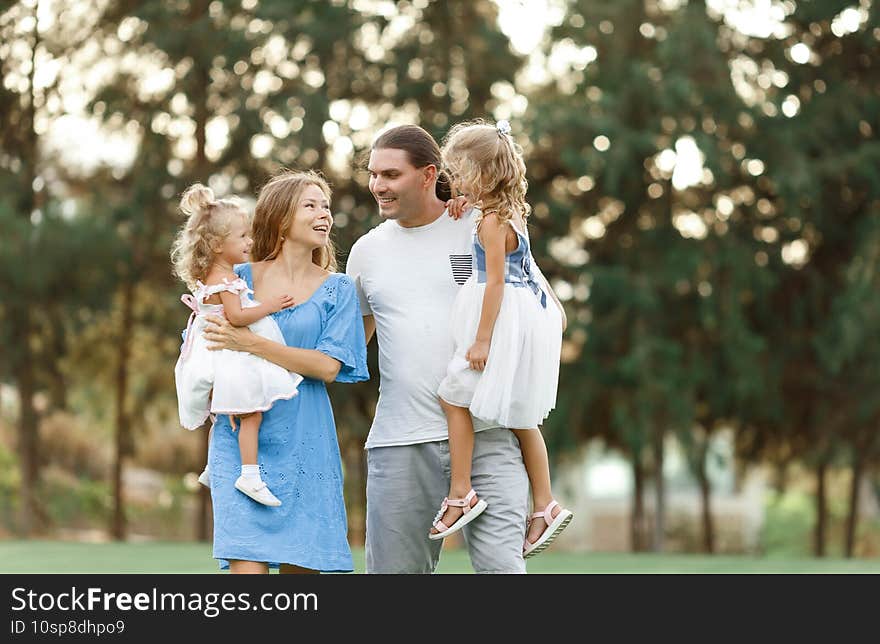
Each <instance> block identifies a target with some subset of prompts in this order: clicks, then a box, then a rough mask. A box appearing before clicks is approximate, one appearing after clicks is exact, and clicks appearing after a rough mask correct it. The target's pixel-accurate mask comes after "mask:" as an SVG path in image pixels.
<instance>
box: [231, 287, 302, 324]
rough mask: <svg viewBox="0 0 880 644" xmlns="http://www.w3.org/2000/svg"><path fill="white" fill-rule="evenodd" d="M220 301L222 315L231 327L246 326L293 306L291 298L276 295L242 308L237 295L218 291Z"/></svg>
mask: <svg viewBox="0 0 880 644" xmlns="http://www.w3.org/2000/svg"><path fill="white" fill-rule="evenodd" d="M219 295H220V301H221V302H223V313H224V314H225V315H226V319H227V320H229V323H230V324H232V326H247V325H249V324H253V323H254V322H256V321H257V320H259V319H260V318H264V317H266V316H267V315H269V314H271V313H275V312H276V311H280V310H281V309H283V308H286V307H288V306H292V305H293V298H292V297H290V296H289V295H278V296H276V297H273V298H271V299H269V300H268V301H266V302H263V303H261V304H259V305H257V306H253V307H248V308H243V307H242V306H241V298H240V296H239V295H238V293H231V292H229V291H220V293H219Z"/></svg>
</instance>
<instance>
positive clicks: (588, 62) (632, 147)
mask: <svg viewBox="0 0 880 644" xmlns="http://www.w3.org/2000/svg"><path fill="white" fill-rule="evenodd" d="M728 41H729V36H728V37H727V38H725V34H724V30H723V29H722V28H721V27H720V25H719V24H718V22H717V21H716V20H714V19H713V18H711V17H710V16H709V15H707V12H706V8H705V6H704V5H703V3H689V4H687V6H685V7H682V8H674V9H670V8H664V7H663V6H661V5H659V4H655V3H644V2H641V1H635V0H632V1H627V2H618V3H614V5H613V6H612V5H609V4H607V3H598V2H590V1H582V2H576V3H573V4H572V5H571V9H570V12H569V14H568V15H567V17H566V20H565V21H564V23H563V24H562V25H561V26H560V27H558V28H556V29H555V30H554V32H553V42H554V47H555V48H560V49H574V50H575V51H580V52H581V56H580V57H578V56H574V57H573V60H574V61H575V63H574V65H573V66H572V67H571V68H570V69H569V70H568V71H567V73H565V74H564V75H562V76H560V77H559V78H557V79H555V81H554V83H553V85H552V87H551V89H553V90H554V91H546V90H541V91H536V92H535V93H534V97H533V100H532V102H531V104H530V107H529V112H528V116H529V117H530V118H531V119H532V126H531V132H530V134H531V140H532V143H533V145H534V150H533V152H532V156H531V159H530V168H531V169H532V176H533V177H534V178H535V179H536V183H537V186H536V188H535V190H533V193H534V194H535V197H533V198H534V199H536V200H537V201H538V205H537V207H536V210H535V212H536V215H537V216H538V218H539V219H538V225H540V226H542V227H543V228H545V229H546V230H547V232H548V239H547V248H548V250H549V253H550V255H551V256H553V257H554V259H556V261H557V262H558V263H557V267H559V268H560V269H561V270H559V272H558V273H557V275H558V276H559V277H560V278H561V279H563V280H565V281H567V282H568V283H569V284H570V285H571V295H573V297H572V298H568V299H569V305H570V306H571V307H572V308H573V309H574V315H573V316H571V317H572V318H573V319H574V320H575V323H574V324H573V328H572V329H571V330H570V332H569V334H568V335H569V338H570V343H569V349H570V354H569V355H568V356H567V360H568V361H570V362H571V368H569V369H566V376H567V378H568V384H567V386H568V387H573V388H574V389H581V390H582V389H587V390H590V389H593V390H595V391H594V393H593V394H591V395H588V398H589V399H590V400H591V401H593V404H592V406H591V407H590V409H589V411H588V412H586V414H585V417H586V422H587V427H585V428H584V431H585V432H586V433H587V434H593V435H598V436H602V437H604V438H605V439H606V440H608V441H610V442H611V443H612V444H615V445H618V446H620V447H621V448H622V449H623V450H624V452H625V453H627V454H628V455H629V456H630V458H631V460H632V462H633V479H634V483H635V485H634V494H635V498H634V500H633V509H634V512H633V516H632V521H633V527H632V528H631V534H632V535H633V544H632V545H633V547H634V548H635V549H641V548H643V547H644V546H645V545H646V543H647V541H646V539H645V537H644V536H639V526H640V525H643V523H644V518H643V516H642V515H641V512H643V509H644V507H645V504H644V501H643V500H642V498H641V495H642V494H643V492H644V483H643V480H644V470H645V467H650V468H651V469H652V470H653V478H654V486H653V487H654V493H655V497H654V503H653V507H654V512H653V514H654V528H653V537H652V540H651V541H652V543H653V547H654V548H655V549H657V550H662V549H663V547H664V533H665V525H664V524H665V500H664V496H665V495H664V479H663V475H662V472H663V461H664V458H663V457H664V444H665V436H666V435H667V433H668V432H669V431H671V430H674V431H675V432H676V433H677V434H679V436H680V438H681V439H682V441H681V442H682V443H683V444H684V445H685V447H686V448H688V449H689V451H690V453H691V457H690V462H691V464H692V468H693V470H694V473H695V475H696V478H697V479H698V482H699V484H700V488H701V490H702V499H703V508H702V513H703V525H704V544H705V548H706V549H707V550H709V551H711V550H712V549H713V547H714V546H713V536H712V535H713V527H712V521H711V511H710V501H709V499H710V488H709V480H708V477H707V476H706V469H705V467H706V458H707V447H708V444H709V443H708V441H709V439H710V437H711V433H712V432H713V431H714V430H715V429H716V428H717V427H720V426H722V425H723V424H724V422H725V421H728V420H732V419H734V418H736V416H737V414H738V413H739V412H740V411H741V409H742V407H743V405H744V404H745V401H746V400H747V399H749V397H754V396H755V395H756V394H757V392H759V391H760V384H759V380H758V379H756V378H755V377H754V376H755V374H756V373H757V372H758V362H757V361H758V359H759V358H760V355H761V351H762V350H763V345H762V342H761V340H760V338H758V337H757V336H756V331H755V329H754V328H753V325H752V323H751V322H750V313H749V307H750V306H751V302H752V301H753V299H754V295H755V293H754V284H755V283H756V282H757V281H759V277H758V272H759V270H758V267H757V266H756V265H755V263H754V261H752V259H751V257H752V253H753V252H754V247H755V243H756V242H755V241H754V240H753V239H751V236H750V226H749V221H750V218H751V216H752V214H751V212H750V210H749V209H748V208H737V209H736V213H734V212H733V210H734V208H732V207H731V208H730V209H728V208H727V203H728V202H729V203H730V204H731V205H733V204H734V203H735V202H734V201H733V200H732V199H730V197H728V196H727V195H728V194H736V192H737V191H738V190H741V189H742V188H743V186H745V189H746V190H747V189H748V185H749V184H750V182H751V177H749V175H748V174H747V173H745V172H744V171H742V170H741V168H740V165H739V163H738V162H737V159H736V158H735V150H736V149H737V145H738V144H739V145H741V143H739V142H740V141H742V140H744V139H747V138H748V137H750V136H752V135H753V134H754V132H753V130H752V128H750V127H749V124H750V123H751V120H750V117H749V116H748V112H749V109H748V107H747V106H745V105H744V104H743V101H742V100H741V99H740V98H739V97H738V96H737V95H736V92H735V91H734V88H733V86H732V83H731V80H730V72H729V63H730V58H731V56H732V55H733V54H732V52H733V49H732V47H730V43H729V42H728ZM719 42H720V43H722V44H721V45H719ZM725 43H726V44H725ZM551 55H552V52H551ZM688 170H689V171H690V176H688ZM719 195H723V196H724V197H725V199H724V201H725V203H724V204H723V205H722V206H721V208H719V204H718V203H717V198H718V197H719ZM732 215H733V216H732ZM550 235H553V236H550ZM743 258H746V261H745V262H744V261H743ZM719 350H721V353H719ZM731 381H732V382H734V383H735V387H734V388H733V389H732V390H731V389H730V387H731ZM603 390H604V392H603ZM611 392H615V393H613V394H612V393H611ZM606 406H610V413H609V411H606V410H603V407H606ZM593 419H596V420H601V422H603V423H608V424H606V425H605V426H598V427H597V426H594V425H591V424H590V423H591V421H593ZM556 421H561V422H562V423H564V422H565V419H564V418H563V419H560V417H559V416H557V417H556V419H554V418H553V417H552V416H551V418H550V419H549V420H548V429H549V430H550V433H551V434H552V433H554V432H556V431H559V430H560V429H561V427H557V426H556V424H555V423H556ZM697 423H699V424H700V426H701V427H702V430H701V432H700V433H699V434H695V433H693V432H692V428H693V427H694V426H695V424H697ZM648 455H650V459H648V461H647V462H645V461H644V460H643V459H645V458H646V456H648Z"/></svg>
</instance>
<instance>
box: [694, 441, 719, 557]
mask: <svg viewBox="0 0 880 644" xmlns="http://www.w3.org/2000/svg"><path fill="white" fill-rule="evenodd" d="M708 452H709V441H708V438H707V440H706V441H705V442H704V443H703V445H702V447H701V449H700V453H699V455H698V458H697V481H698V482H699V484H700V511H701V515H702V519H703V552H706V553H709V554H713V553H714V552H715V523H714V521H713V519H712V504H711V501H712V484H711V483H710V481H709V475H708V473H707V471H706V456H707V454H708Z"/></svg>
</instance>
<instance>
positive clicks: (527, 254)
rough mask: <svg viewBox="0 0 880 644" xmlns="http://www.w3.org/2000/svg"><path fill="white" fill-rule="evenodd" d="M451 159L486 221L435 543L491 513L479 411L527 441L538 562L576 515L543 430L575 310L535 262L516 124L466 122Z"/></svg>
mask: <svg viewBox="0 0 880 644" xmlns="http://www.w3.org/2000/svg"><path fill="white" fill-rule="evenodd" d="M443 162H444V166H445V169H446V171H447V173H448V174H449V176H450V178H451V180H452V185H453V189H454V191H456V192H458V193H459V194H461V195H463V196H464V197H465V199H466V200H467V202H468V203H470V204H473V205H474V206H476V207H477V208H479V209H480V216H479V218H478V219H477V224H476V227H475V229H474V234H473V255H472V260H473V274H472V275H471V277H470V278H469V279H468V281H467V282H465V284H464V285H463V286H462V287H461V290H460V291H459V293H458V296H457V297H456V300H455V303H454V305H453V309H452V329H453V340H454V346H455V353H454V356H453V358H452V360H451V361H450V363H449V366H448V368H447V373H446V377H445V378H444V379H443V381H442V382H441V383H440V387H439V390H438V394H439V396H440V399H441V405H442V406H443V410H444V412H445V413H446V418H447V423H448V425H449V455H450V470H451V479H450V487H449V496H448V497H447V498H445V499H444V500H443V503H442V504H441V507H440V511H439V512H438V513H437V516H436V517H435V519H434V527H433V528H432V529H431V531H430V533H429V537H430V538H431V539H442V538H443V537H445V536H447V535H449V534H451V533H453V532H456V531H458V530H460V529H461V528H462V527H463V526H464V525H466V524H467V523H469V522H470V521H471V520H473V519H474V518H476V517H477V516H478V515H479V514H480V513H481V512H483V510H485V509H486V507H487V504H486V501H485V500H484V499H481V498H479V496H478V495H477V493H476V492H475V491H474V489H473V488H472V487H471V460H472V456H473V447H474V435H473V424H472V421H471V414H473V416H475V417H477V418H480V419H483V420H487V421H492V422H497V423H498V424H499V425H502V426H503V427H509V428H511V429H512V430H513V432H514V433H515V434H516V436H517V438H518V439H519V442H520V447H521V449H522V455H523V462H524V464H525V467H526V471H527V472H528V475H529V482H530V485H531V496H532V502H533V504H534V511H533V513H532V515H531V516H530V517H529V520H528V526H527V534H526V539H525V542H524V544H523V556H524V557H530V556H533V555H535V554H537V553H539V552H542V551H543V550H544V549H545V548H547V546H548V545H550V543H551V542H552V541H553V540H554V539H555V538H556V537H557V536H558V535H559V533H560V532H561V531H562V530H563V529H564V528H565V527H566V526H567V525H568V524H569V522H570V521H571V519H572V513H571V512H570V511H569V510H567V509H565V508H563V507H561V506H560V505H559V504H558V503H557V502H556V500H555V499H554V498H553V493H552V491H551V486H550V466H549V461H548V457H547V448H546V446H545V444H544V439H543V437H542V436H541V431H540V429H539V428H538V426H539V425H540V424H541V423H542V422H543V421H544V419H545V418H547V416H548V415H549V413H550V410H551V409H553V407H554V406H555V404H556V390H557V384H558V380H559V356H560V351H561V348H562V332H563V330H564V328H565V312H564V310H563V308H562V305H561V304H560V303H559V300H558V299H557V297H556V295H555V294H554V293H553V290H552V289H551V288H550V286H549V284H548V283H547V281H546V279H544V277H543V275H542V274H541V273H540V271H539V270H538V267H537V266H536V264H535V261H534V259H533V257H532V253H531V249H530V246H529V238H528V235H527V234H526V217H528V215H529V212H530V207H529V205H528V204H527V203H526V200H525V194H526V188H527V185H528V184H527V182H526V177H525V174H526V168H525V163H524V162H523V159H522V151H521V149H520V147H519V146H518V145H517V144H516V143H515V142H514V141H513V139H512V138H511V136H510V126H509V124H507V122H506V121H502V122H499V124H498V125H497V126H493V125H489V124H485V123H482V122H469V123H461V124H458V125H456V126H455V127H453V128H452V130H451V131H450V132H449V134H448V135H447V137H446V140H445V143H444V146H443ZM451 205H452V204H451Z"/></svg>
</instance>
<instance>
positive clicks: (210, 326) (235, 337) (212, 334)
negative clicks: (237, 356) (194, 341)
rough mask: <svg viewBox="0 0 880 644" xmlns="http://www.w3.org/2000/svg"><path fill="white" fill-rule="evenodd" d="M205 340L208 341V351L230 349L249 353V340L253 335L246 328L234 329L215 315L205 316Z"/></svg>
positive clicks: (223, 319)
mask: <svg viewBox="0 0 880 644" xmlns="http://www.w3.org/2000/svg"><path fill="white" fill-rule="evenodd" d="M205 322H206V323H207V324H206V325H205V331H204V336H205V340H207V341H208V345H207V346H208V349H209V350H211V351H217V350H219V349H231V350H232V351H250V347H251V342H250V341H249V339H250V338H252V337H253V335H254V334H253V333H252V332H251V330H250V329H248V328H247V327H234V326H232V325H231V324H230V323H229V321H228V320H227V319H226V318H222V317H219V316H216V315H207V316H205Z"/></svg>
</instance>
